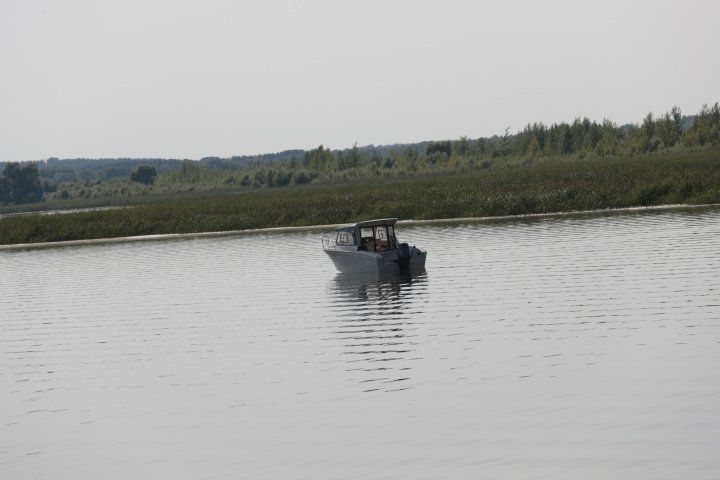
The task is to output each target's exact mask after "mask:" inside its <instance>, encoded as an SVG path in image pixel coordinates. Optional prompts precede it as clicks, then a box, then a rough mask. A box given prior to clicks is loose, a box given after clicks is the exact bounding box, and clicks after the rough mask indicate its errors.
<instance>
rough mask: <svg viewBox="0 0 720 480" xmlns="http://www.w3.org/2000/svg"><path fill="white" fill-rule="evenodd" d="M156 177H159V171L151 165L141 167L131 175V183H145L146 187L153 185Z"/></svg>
mask: <svg viewBox="0 0 720 480" xmlns="http://www.w3.org/2000/svg"><path fill="white" fill-rule="evenodd" d="M155 177H157V170H155V167H151V166H150V165H140V166H139V167H137V168H136V169H135V171H134V172H132V173H131V174H130V181H132V182H138V183H144V184H145V185H152V184H153V183H155Z"/></svg>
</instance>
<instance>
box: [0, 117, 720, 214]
mask: <svg viewBox="0 0 720 480" xmlns="http://www.w3.org/2000/svg"><path fill="white" fill-rule="evenodd" d="M718 150H720V106H719V105H718V104H717V103H716V104H714V105H713V106H711V107H708V106H706V107H703V108H702V110H701V111H700V112H698V113H697V114H695V115H691V116H683V115H682V113H681V112H680V110H679V109H678V108H676V107H673V108H672V110H671V111H670V112H668V113H666V114H664V115H661V116H659V117H657V118H656V117H654V116H653V115H652V114H648V115H647V116H646V117H645V118H644V119H643V121H642V122H640V123H638V124H631V125H622V126H619V125H616V124H614V123H613V122H610V121H608V120H605V121H603V122H600V123H598V122H593V121H590V120H589V119H587V118H583V119H580V118H577V119H575V120H574V121H573V122H571V123H559V124H553V125H550V126H546V125H543V124H541V123H533V124H528V125H527V126H526V127H525V128H524V129H523V130H522V131H521V132H519V133H517V134H514V135H511V134H509V133H508V132H507V131H506V132H505V134H504V135H502V136H494V137H489V138H477V139H469V138H467V137H462V138H460V139H458V140H452V141H451V140H443V141H434V142H420V143H415V144H407V145H390V146H378V147H375V146H372V145H371V146H366V147H358V146H357V145H355V146H353V147H352V148H347V149H343V150H331V149H328V148H325V147H323V146H319V147H318V148H316V149H314V150H308V151H302V150H289V151H285V152H280V153H274V154H266V155H256V156H245V157H230V158H218V157H207V158H204V159H202V160H200V161H191V160H180V159H172V160H163V159H69V160H59V159H56V158H52V159H48V160H47V161H45V162H37V163H36V164H34V165H36V166H37V169H38V171H39V176H40V180H41V185H42V192H41V194H42V202H38V201H37V200H38V196H37V195H34V196H33V195H30V196H17V197H13V196H12V195H7V194H3V192H4V191H7V190H8V186H7V181H3V178H4V177H0V213H9V212H13V211H19V210H27V211H30V210H39V209H51V208H53V209H55V208H78V207H92V206H107V205H127V204H138V203H147V202H155V201H157V200H158V198H169V197H183V196H196V195H198V194H204V195H214V194H215V193H216V192H219V191H223V192H234V193H241V192H247V191H251V190H257V189H265V188H278V187H289V186H299V185H306V184H313V185H316V184H337V183H342V182H354V181H362V180H368V179H377V178H402V177H421V176H434V175H438V174H447V173H453V172H477V171H480V170H487V169H498V168H500V169H503V168H507V167H514V166H519V165H527V164H536V163H538V162H546V161H558V162H566V161H570V160H579V159H586V160H591V159H597V158H621V157H623V158H632V157H635V156H639V155H648V154H683V153H692V152H702V151H705V152H709V151H718ZM9 165H16V164H7V165H6V168H7V166H9ZM1 167H2V165H0V168H1ZM18 167H19V166H18ZM13 168H14V167H13ZM23 168H25V167H23ZM28 202H36V203H35V204H28ZM3 204H4V206H3ZM23 204H25V205H27V207H20V208H18V205H23Z"/></svg>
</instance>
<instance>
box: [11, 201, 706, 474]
mask: <svg viewBox="0 0 720 480" xmlns="http://www.w3.org/2000/svg"><path fill="white" fill-rule="evenodd" d="M320 233H321V232H302V233H283V234H257V235H252V236H240V237H225V238H206V239H194V240H175V241H165V242H159V241H158V242H147V243H137V244H116V245H97V246H84V247H72V248H57V249H50V250H39V251H14V252H11V251H7V252H0V477H2V478H8V479H10V478H12V479H24V478H38V477H41V476H46V477H49V478H69V479H95V478H117V479H126V478H128V477H130V476H135V477H137V478H172V479H184V478H187V479H198V478H228V479H235V478H253V479H256V478H268V479H277V478H293V479H296V478H308V479H316V478H413V479H414V478H439V477H445V478H543V479H544V478H556V479H557V478H568V479H570V478H573V479H574V478H608V477H611V476H618V477H621V478H636V479H637V478H653V479H657V478H694V479H699V478H700V479H710V478H718V477H720V461H718V459H717V458H718V457H717V454H718V452H719V451H720V275H719V274H718V272H719V271H720V248H719V247H718V238H720V210H717V209H715V210H712V209H711V210H704V211H687V212H672V213H668V212H664V213H657V212H656V213H645V214H631V215H610V216H597V215H596V216H588V217H580V218H550V219H542V220H532V221H517V220H516V221H511V222H490V223H476V224H459V225H446V226H442V225H438V226H432V227H414V228H409V227H406V228H404V229H401V230H399V234H400V235H401V240H408V241H410V242H411V243H412V242H416V243H417V244H418V245H422V246H424V247H426V248H427V249H428V251H429V255H428V269H427V272H426V273H424V274H421V275H418V276H416V277H413V278H404V277H394V278H392V277H391V278H385V277H383V278H379V279H378V278H367V277H357V276H341V275H338V274H336V273H335V272H334V270H333V268H332V264H331V262H330V261H329V260H328V259H327V258H325V257H324V254H323V252H322V251H321V250H320V240H319V235H320Z"/></svg>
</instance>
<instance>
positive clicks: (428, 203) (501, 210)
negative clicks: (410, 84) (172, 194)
mask: <svg viewBox="0 0 720 480" xmlns="http://www.w3.org/2000/svg"><path fill="white" fill-rule="evenodd" d="M670 203H698V204H699V203H720V152H702V153H692V154H668V155H653V156H647V157H631V158H604V159H581V160H565V161H558V160H555V161H544V162H539V163H532V164H529V165H524V166H516V167H513V168H505V169H490V170H475V171H471V172H465V173H452V174H445V175H435V176H432V177H412V178H391V179H379V180H376V181H370V180H364V181H358V182H354V183H349V184H344V185H341V184H335V185H308V186H303V187H286V188H276V189H264V190H256V191H247V192H243V193H240V194H237V195H225V196H199V197H195V198H185V199H177V200H172V201H171V200H168V201H163V202H160V203H153V204H147V205H140V206H136V207H134V208H130V209H119V210H107V211H91V212H78V213H69V214H64V215H24V216H16V217H6V218H0V243H1V244H10V243H30V242H47V241H62V240H76V239H90V238H105V237H118V236H133V235H149V234H162V233H193V232H210V231H222V230H240V229H248V228H263V227H279V226H299V225H314V224H328V223H343V222H353V221H356V220H361V219H367V218H375V217H399V218H402V219H407V218H415V219H430V218H451V217H473V216H495V215H514V214H528V213H548V212H563V211H572V210H587V209H601V208H620V207H631V206H650V205H662V204H670Z"/></svg>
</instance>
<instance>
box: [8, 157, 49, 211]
mask: <svg viewBox="0 0 720 480" xmlns="http://www.w3.org/2000/svg"><path fill="white" fill-rule="evenodd" d="M42 197H43V183H42V182H41V181H40V175H39V174H38V168H37V165H36V164H35V163H13V162H11V163H6V164H5V168H3V172H2V175H0V203H31V202H39V201H40V200H42Z"/></svg>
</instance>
